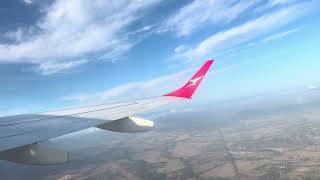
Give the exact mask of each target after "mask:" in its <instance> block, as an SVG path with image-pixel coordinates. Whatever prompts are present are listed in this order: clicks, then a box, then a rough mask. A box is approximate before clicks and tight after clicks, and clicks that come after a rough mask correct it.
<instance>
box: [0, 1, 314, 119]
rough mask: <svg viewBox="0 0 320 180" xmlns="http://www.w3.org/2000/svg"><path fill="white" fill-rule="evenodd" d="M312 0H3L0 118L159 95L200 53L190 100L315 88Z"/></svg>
mask: <svg viewBox="0 0 320 180" xmlns="http://www.w3.org/2000/svg"><path fill="white" fill-rule="evenodd" d="M319 9H320V1H317V0H316V1H298V0H256V1H249V0H228V1H223V0H221V1H218V0H195V1H182V0H178V1H163V0H148V1H144V0H136V1H129V0H117V1H104V0H90V1H89V0H69V1H64V0H57V1H47V0H44V1H40V0H16V1H14V0H7V1H2V2H1V8H0V14H1V16H0V31H1V34H0V83H1V86H0V99H1V101H0V114H1V115H8V114H15V113H24V112H31V111H45V110H48V109H56V108H63V107H67V106H78V105H86V104H95V103H104V102H112V101H117V100H126V99H135V98H142V97H150V96H154V95H161V94H163V93H166V92H168V91H171V90H173V89H174V88H175V87H178V86H180V85H181V84H182V83H183V82H184V81H186V80H187V79H188V78H189V77H190V76H191V75H192V74H193V72H194V71H195V70H196V69H197V68H198V67H199V66H200V65H201V64H202V63H203V62H204V61H205V60H207V59H215V60H216V63H215V64H214V66H213V67H212V70H211V72H210V74H209V75H208V77H207V78H206V80H205V81H204V83H203V84H202V85H201V87H200V89H199V92H198V93H197V94H196V95H195V99H197V100H195V101H196V103H195V104H197V103H203V102H210V103H215V102H219V101H221V100H226V99H233V98H239V97H246V96H251V95H254V94H260V93H266V92H271V93H277V92H281V91H283V90H285V89H290V88H296V87H305V88H306V89H308V88H314V87H317V86H318V85H319V80H318V77H320V76H319V75H320V71H319V68H318V67H319V65H320V63H319V57H320V56H319V50H320V48H319V45H318V42H320V37H319V32H320V21H319V19H320V11H319Z"/></svg>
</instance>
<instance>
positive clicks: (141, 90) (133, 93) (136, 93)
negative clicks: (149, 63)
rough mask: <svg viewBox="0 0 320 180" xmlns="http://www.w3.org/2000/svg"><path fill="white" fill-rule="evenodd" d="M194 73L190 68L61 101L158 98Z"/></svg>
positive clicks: (75, 95) (71, 96)
mask: <svg viewBox="0 0 320 180" xmlns="http://www.w3.org/2000/svg"><path fill="white" fill-rule="evenodd" d="M193 71H194V69H193V68H190V69H187V70H182V71H179V72H177V73H174V74H169V75H164V76H160V77H157V78H154V79H150V80H146V81H137V82H128V83H125V84H122V85H118V86H116V87H114V88H112V89H109V90H106V91H101V92H96V93H83V94H71V95H67V96H65V97H63V98H61V99H62V100H64V101H75V102H81V103H88V104H90V103H97V102H98V103H103V102H106V101H108V102H110V101H119V100H127V99H135V98H141V97H151V96H158V95H162V94H164V93H168V91H171V90H174V89H176V88H177V87H179V86H181V85H183V83H184V82H185V81H187V78H189V76H190V74H191V73H192V72H193Z"/></svg>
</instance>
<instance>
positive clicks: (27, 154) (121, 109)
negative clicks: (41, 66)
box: [0, 60, 214, 165]
mask: <svg viewBox="0 0 320 180" xmlns="http://www.w3.org/2000/svg"><path fill="white" fill-rule="evenodd" d="M213 62H214V61H213V60H208V61H207V62H206V63H205V64H204V65H203V66H202V67H201V68H200V69H199V70H198V71H197V72H196V74H195V75H194V76H193V77H192V78H191V79H190V80H189V81H188V82H187V83H186V84H185V85H184V86H182V87H181V88H179V89H178V90H176V91H173V92H171V93H168V94H165V95H163V96H160V97H153V98H147V99H141V100H134V101H129V102H120V103H113V104H104V105H97V106H90V107H81V108H71V109H64V110H58V111H50V112H45V113H37V114H24V115H17V116H7V117H0V159H4V160H9V161H13V162H18V163H26V164H39V165H42V164H57V163H62V162H65V161H67V160H68V159H69V156H68V155H66V154H67V153H63V152H60V151H59V150H55V149H50V148H47V147H42V146H41V142H43V141H46V140H48V139H51V138H55V137H59V136H62V135H66V134H70V133H72V132H76V131H80V130H83V129H86V128H90V127H98V128H100V129H105V130H111V131H118V132H143V131H147V130H150V129H151V128H152V127H153V122H152V121H149V120H144V119H142V118H138V117H134V115H136V114H138V113H141V112H145V111H148V110H151V109H154V108H157V107H161V106H165V105H167V104H171V103H175V102H178V101H183V100H186V99H191V97H192V95H193V94H194V92H195V91H196V89H197V87H198V86H199V84H200V82H201V80H202V79H203V78H204V76H205V74H206V73H207V71H208V70H209V68H210V66H211V64H212V63H213ZM31 152H33V153H31ZM52 152H54V153H53V154H55V156H56V157H55V158H54V159H56V161H54V160H52V161H51V159H52V158H51V159H50V158H45V157H46V156H50V155H52ZM58 155H61V157H60V156H58ZM57 159H60V160H61V161H57Z"/></svg>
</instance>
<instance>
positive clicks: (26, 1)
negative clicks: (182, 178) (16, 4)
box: [23, 0, 32, 5]
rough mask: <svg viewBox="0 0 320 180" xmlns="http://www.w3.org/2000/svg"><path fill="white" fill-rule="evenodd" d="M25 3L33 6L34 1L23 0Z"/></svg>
mask: <svg viewBox="0 0 320 180" xmlns="http://www.w3.org/2000/svg"><path fill="white" fill-rule="evenodd" d="M23 2H24V3H25V4H27V5H30V4H32V1H31V0H23Z"/></svg>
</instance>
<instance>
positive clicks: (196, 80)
mask: <svg viewBox="0 0 320 180" xmlns="http://www.w3.org/2000/svg"><path fill="white" fill-rule="evenodd" d="M213 62H214V60H208V61H207V62H206V63H204V65H203V66H202V67H201V68H200V69H199V70H198V72H197V73H196V74H195V75H193V76H192V78H191V79H190V80H189V81H188V82H187V83H186V84H185V85H184V86H182V87H181V88H180V89H178V90H176V91H173V92H171V93H168V94H165V95H164V96H174V97H182V98H187V99H191V97H192V95H193V93H194V92H195V91H196V89H197V87H198V86H199V84H200V82H201V80H202V79H203V78H204V76H205V75H206V73H207V71H208V70H209V68H210V66H211V64H212V63H213Z"/></svg>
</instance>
